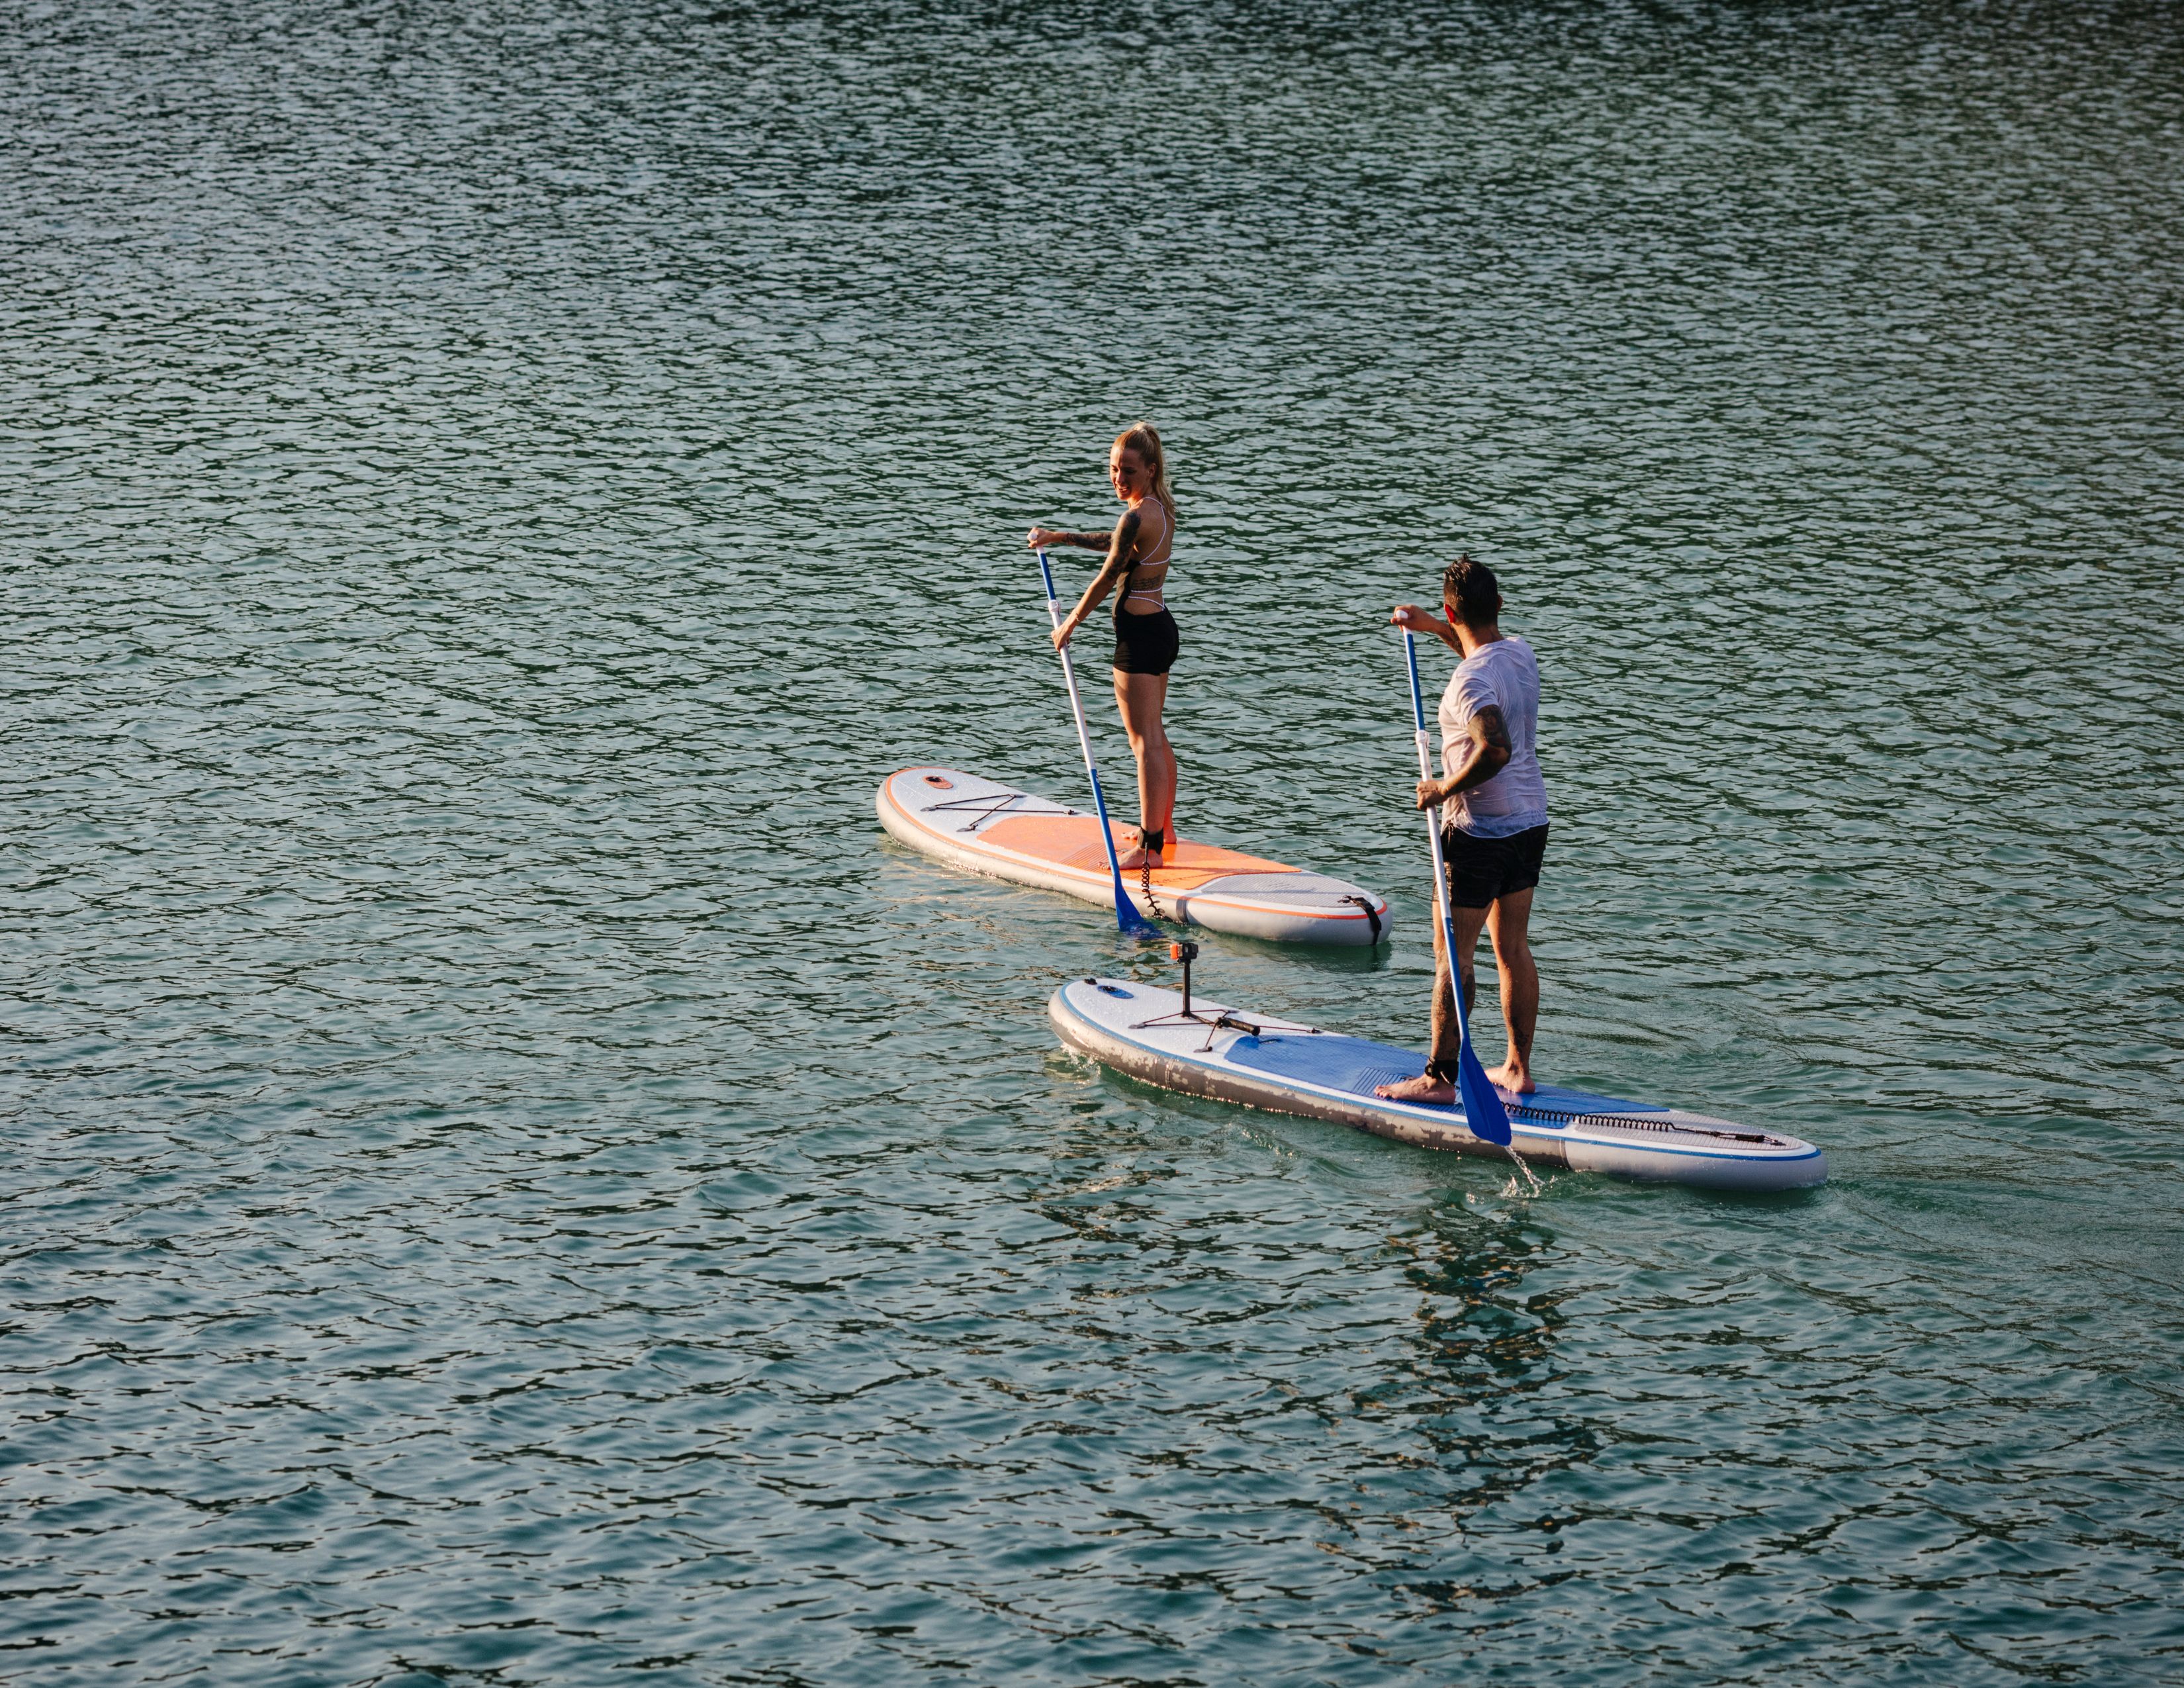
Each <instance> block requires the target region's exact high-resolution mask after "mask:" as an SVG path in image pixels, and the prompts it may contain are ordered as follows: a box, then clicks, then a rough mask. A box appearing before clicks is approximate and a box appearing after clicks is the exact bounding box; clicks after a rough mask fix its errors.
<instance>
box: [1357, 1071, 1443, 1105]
mask: <svg viewBox="0 0 2184 1688" xmlns="http://www.w3.org/2000/svg"><path fill="white" fill-rule="evenodd" d="M1373 1095H1376V1096H1385V1097H1386V1098H1387V1099H1388V1100H1390V1101H1391V1102H1452V1101H1454V1100H1456V1086H1455V1085H1453V1084H1445V1083H1443V1082H1442V1081H1441V1080H1440V1079H1438V1078H1435V1077H1434V1076H1433V1074H1431V1073H1430V1072H1421V1073H1420V1074H1418V1077H1417V1078H1404V1079H1401V1080H1399V1081H1397V1082H1396V1083H1395V1084H1375V1085H1374V1086H1373Z"/></svg>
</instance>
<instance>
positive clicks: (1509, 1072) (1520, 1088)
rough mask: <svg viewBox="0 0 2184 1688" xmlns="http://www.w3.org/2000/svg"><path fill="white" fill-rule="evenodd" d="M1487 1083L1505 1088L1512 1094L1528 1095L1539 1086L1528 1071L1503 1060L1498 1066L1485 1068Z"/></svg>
mask: <svg viewBox="0 0 2184 1688" xmlns="http://www.w3.org/2000/svg"><path fill="white" fill-rule="evenodd" d="M1486 1080H1487V1083H1489V1084H1491V1085H1493V1086H1494V1088H1495V1089H1497V1090H1507V1092H1508V1093H1509V1094H1510V1095H1513V1096H1529V1095H1531V1094H1532V1092H1533V1091H1535V1090H1536V1089H1539V1088H1540V1087H1539V1085H1538V1084H1535V1082H1534V1081H1533V1078H1532V1075H1531V1073H1530V1072H1528V1071H1526V1070H1525V1068H1524V1067H1522V1066H1521V1065H1519V1064H1518V1062H1516V1061H1503V1062H1502V1064H1501V1065H1500V1066H1499V1067H1488V1068H1487V1069H1486Z"/></svg>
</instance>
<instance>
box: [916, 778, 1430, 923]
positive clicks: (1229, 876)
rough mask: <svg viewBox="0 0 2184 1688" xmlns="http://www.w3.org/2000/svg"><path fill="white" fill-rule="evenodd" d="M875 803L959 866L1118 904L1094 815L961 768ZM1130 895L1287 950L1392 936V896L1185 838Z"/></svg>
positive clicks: (919, 844) (1122, 848) (1138, 875)
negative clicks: (1289, 946)
mask: <svg viewBox="0 0 2184 1688" xmlns="http://www.w3.org/2000/svg"><path fill="white" fill-rule="evenodd" d="M876 806H877V808H878V810H879V815H880V824H881V825H882V826H883V827H886V828H887V829H888V831H889V832H890V833H893V834H894V836H895V837H896V838H900V840H901V841H902V842H903V843H904V844H908V845H909V846H910V847H911V849H912V850H922V851H924V852H925V854H926V855H930V856H934V857H937V858H938V859H939V860H940V861H944V862H946V863H947V864H948V865H949V866H950V867H960V868H963V869H965V870H966V871H967V872H972V873H983V874H987V875H989V876H990V877H994V878H996V879H1012V880H1014V881H1015V882H1016V883H1017V884H1019V885H1035V886H1037V887H1039V889H1042V890H1047V891H1060V892H1062V893H1064V894H1067V895H1069V896H1073V897H1081V898H1083V899H1084V900H1085V901H1086V902H1088V903H1097V904H1099V905H1101V906H1102V907H1112V905H1113V903H1114V898H1115V891H1114V880H1113V878H1112V877H1111V876H1110V874H1109V872H1108V870H1107V850H1106V845H1105V844H1102V843H1101V842H1100V822H1099V819H1098V817H1097V816H1092V815H1088V814H1085V813H1084V812H1083V811H1081V810H1076V809H1071V808H1068V807H1067V806H1066V805H1062V804H1059V803H1051V802H1049V801H1048V800H1047V799H1045V798H1043V797H1034V796H1033V795H1032V794H1031V793H1029V792H1028V791H1018V790H1017V788H1015V787H1013V786H1007V785H1003V784H1001V783H999V782H998V781H995V780H990V779H985V778H982V777H980V776H978V775H977V774H967V773H964V772H961V771H960V770H958V769H955V768H905V769H903V770H902V771H901V772H900V773H894V774H890V775H889V776H888V777H887V778H886V779H884V780H883V781H881V783H880V788H879V794H878V797H877V799H876ZM1115 842H1116V849H1117V852H1118V853H1125V854H1126V853H1127V852H1128V850H1129V849H1130V848H1131V847H1132V846H1133V845H1134V844H1135V843H1136V834H1135V833H1134V832H1132V831H1131V830H1130V829H1128V828H1126V827H1117V828H1115ZM1148 879H1149V882H1150V885H1151V894H1147V889H1146V887H1147V884H1148ZM1123 889H1124V890H1125V891H1126V892H1127V893H1128V894H1129V898H1130V900H1131V901H1132V902H1133V903H1134V904H1136V905H1137V909H1138V912H1139V913H1140V914H1143V915H1147V916H1151V917H1153V918H1155V919H1160V920H1180V921H1189V922H1191V923H1192V924H1194V925H1197V926H1202V927H1205V928H1207V929H1208V930H1209V931H1213V932H1233V933H1238V934H1239V935H1240V936H1242V937H1245V938H1268V939H1274V940H1276V941H1277V942H1280V943H1288V944H1377V943H1379V941H1380V940H1381V939H1384V938H1385V937H1386V936H1387V935H1388V933H1389V930H1390V920H1389V916H1388V904H1387V900H1386V899H1385V898H1384V897H1377V896H1375V895H1373V893H1372V892H1370V891H1368V890H1366V889H1364V888H1363V887H1362V886H1359V885H1353V884H1351V883H1349V882H1348V881H1347V880H1345V879H1335V878H1331V877H1329V876H1328V875H1326V874H1324V873H1309V872H1306V871H1305V870H1303V869H1302V868H1299V867H1290V866H1286V865H1285V864H1284V863H1282V862H1279V861H1267V860H1266V859H1265V858H1264V857H1262V856H1256V855H1245V854H1244V853H1243V852H1242V851H1241V850H1223V849H1222V848H1221V847H1220V846H1219V845H1218V844H1197V843H1194V842H1193V841H1192V840H1190V839H1189V838H1173V839H1171V840H1169V843H1168V847H1167V851H1166V852H1165V853H1164V855H1163V856H1162V862H1161V865H1160V866H1158V867H1156V868H1154V869H1153V870H1152V872H1151V875H1150V876H1149V877H1148V876H1147V875H1145V874H1144V873H1142V872H1139V870H1137V869H1134V868H1129V869H1125V870H1124V871H1123Z"/></svg>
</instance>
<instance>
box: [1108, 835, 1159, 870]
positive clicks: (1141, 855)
mask: <svg viewBox="0 0 2184 1688" xmlns="http://www.w3.org/2000/svg"><path fill="white" fill-rule="evenodd" d="M1166 853H1167V851H1166V849H1165V847H1163V848H1162V849H1161V850H1154V851H1153V852H1152V855H1151V861H1152V865H1153V866H1156V867H1158V866H1162V860H1161V858H1162V856H1163V855H1165V854H1166ZM1145 861H1146V853H1145V834H1144V833H1139V834H1138V841H1137V843H1135V844H1132V845H1131V846H1130V848H1129V850H1128V852H1127V853H1125V854H1124V855H1123V856H1122V857H1121V859H1120V860H1119V861H1117V864H1116V865H1117V866H1119V867H1121V868H1123V870H1124V871H1125V872H1135V871H1136V870H1137V869H1138V868H1140V867H1143V866H1145Z"/></svg>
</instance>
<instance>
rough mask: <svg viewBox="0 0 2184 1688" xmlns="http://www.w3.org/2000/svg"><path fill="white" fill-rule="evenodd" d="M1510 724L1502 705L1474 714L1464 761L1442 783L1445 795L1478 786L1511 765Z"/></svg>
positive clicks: (1450, 795) (1488, 706) (1465, 747)
mask: <svg viewBox="0 0 2184 1688" xmlns="http://www.w3.org/2000/svg"><path fill="white" fill-rule="evenodd" d="M1509 756H1510V746H1509V723H1508V722H1507V721H1504V720H1502V711H1501V710H1500V708H1499V707H1497V706H1496V705H1493V704H1489V705H1486V707H1485V709H1483V710H1479V713H1478V714H1477V715H1474V716H1472V717H1471V724H1470V732H1469V736H1468V738H1467V739H1466V741H1465V744H1464V747H1463V766H1461V767H1459V768H1457V771H1456V772H1454V773H1452V774H1451V775H1450V776H1449V777H1447V778H1446V779H1445V780H1443V781H1442V782H1441V783H1440V789H1441V795H1442V796H1443V797H1445V798H1447V797H1453V796H1455V795H1456V794H1457V793H1458V792H1459V791H1468V790H1470V789H1471V788H1472V787H1474V785H1484V784H1485V783H1486V782H1487V781H1489V780H1490V779H1492V778H1493V777H1494V776H1495V775H1496V774H1498V773H1500V772H1502V769H1504V768H1506V767H1507V766H1509Z"/></svg>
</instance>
